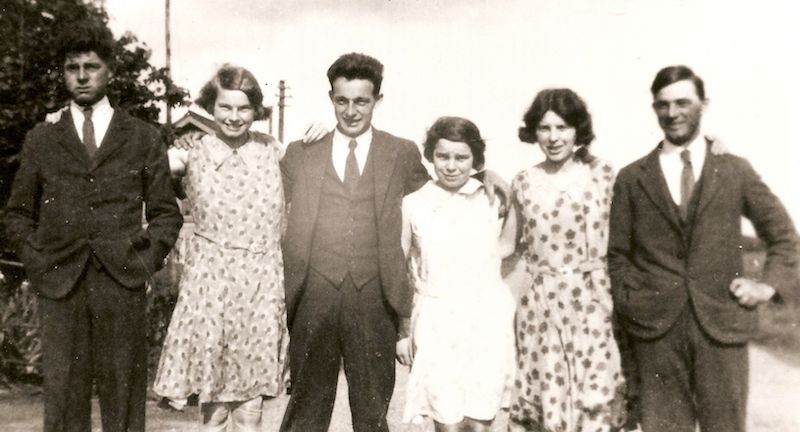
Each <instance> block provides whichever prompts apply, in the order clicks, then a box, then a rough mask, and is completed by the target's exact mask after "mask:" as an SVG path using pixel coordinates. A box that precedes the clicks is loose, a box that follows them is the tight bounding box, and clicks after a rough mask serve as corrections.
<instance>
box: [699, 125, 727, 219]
mask: <svg viewBox="0 0 800 432" xmlns="http://www.w3.org/2000/svg"><path fill="white" fill-rule="evenodd" d="M710 148H711V142H710V141H709V142H707V143H706V160H705V163H704V164H703V170H702V172H701V174H700V178H702V182H701V185H700V191H699V192H700V197H699V198H698V200H697V210H695V214H694V217H695V218H697V217H698V216H700V214H701V213H702V212H703V210H704V209H705V208H706V207H707V206H708V203H709V202H710V201H711V199H712V198H714V195H716V194H717V192H718V191H719V189H720V186H721V182H720V181H719V177H720V169H721V167H720V157H719V156H717V155H715V154H713V153H711V151H710Z"/></svg>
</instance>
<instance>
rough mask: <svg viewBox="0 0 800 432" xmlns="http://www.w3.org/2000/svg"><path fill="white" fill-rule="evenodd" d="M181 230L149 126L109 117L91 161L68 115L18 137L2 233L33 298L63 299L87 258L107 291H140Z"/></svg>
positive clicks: (160, 149)
mask: <svg viewBox="0 0 800 432" xmlns="http://www.w3.org/2000/svg"><path fill="white" fill-rule="evenodd" d="M143 204H144V209H145V216H146V219H147V228H143V227H142V222H143V221H142V208H143V207H142V205H143ZM182 223H183V217H182V216H181V214H180V211H179V209H178V206H177V203H176V201H175V195H174V193H173V191H172V187H171V186H170V178H169V166H168V162H167V155H166V148H165V146H164V144H163V142H162V140H161V138H160V136H159V133H158V131H157V130H156V129H155V128H154V127H153V126H150V125H148V124H146V123H144V122H142V121H140V120H137V119H135V118H133V117H131V116H130V115H128V114H126V113H124V112H121V111H120V110H115V111H114V115H113V117H112V119H111V123H110V124H109V127H108V131H107V132H106V135H105V137H104V138H103V141H102V143H101V145H100V149H99V150H98V152H97V154H96V155H95V158H94V161H91V160H90V159H89V156H88V154H87V153H86V150H85V148H84V146H83V143H81V141H80V139H79V138H78V134H77V132H76V131H75V126H74V124H73V121H72V116H71V115H70V113H69V111H66V112H65V113H64V115H62V116H61V120H60V121H59V122H58V123H55V124H48V123H40V124H38V125H36V127H35V128H34V129H33V130H32V131H30V132H29V133H28V135H27V137H26V139H25V143H24V145H23V148H22V157H21V163H20V167H19V171H17V174H16V177H15V179H14V185H13V186H12V192H11V197H10V198H9V200H8V206H7V214H6V217H5V228H6V234H7V236H8V239H9V241H10V242H11V244H12V245H13V246H14V248H15V250H16V252H17V254H18V256H19V258H20V259H21V260H22V262H23V264H25V269H26V272H27V273H28V277H29V278H30V280H31V283H32V284H33V286H34V287H35V288H36V289H38V291H39V292H40V293H41V294H42V295H44V296H46V297H49V298H60V297H63V296H65V295H67V293H68V292H69V291H70V290H71V289H72V288H73V286H74V285H75V283H76V281H77V280H78V278H79V277H80V276H81V274H82V273H83V269H84V266H85V265H87V263H88V262H89V261H90V259H91V256H92V253H94V255H95V256H96V259H97V260H98V261H99V262H100V263H102V265H103V266H104V267H105V268H106V269H107V271H108V272H109V274H111V276H112V277H113V278H114V279H115V280H116V281H117V282H119V283H120V284H121V285H123V286H125V287H126V288H131V289H140V288H141V287H143V286H144V282H145V281H146V280H147V279H148V278H149V277H150V275H152V274H153V273H154V272H155V271H156V270H158V269H159V268H160V267H161V265H162V262H163V260H164V257H165V256H166V254H167V253H168V252H169V250H170V249H171V248H172V245H173V243H174V242H175V239H176V238H177V236H178V232H179V231H180V227H181V225H182Z"/></svg>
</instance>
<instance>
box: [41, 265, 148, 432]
mask: <svg viewBox="0 0 800 432" xmlns="http://www.w3.org/2000/svg"><path fill="white" fill-rule="evenodd" d="M145 308H146V301H145V290H144V288H143V287H142V288H141V289H137V290H129V289H125V288H123V287H122V286H120V285H119V284H118V283H117V282H116V281H115V280H114V279H112V278H111V276H110V275H109V274H108V273H107V272H106V271H105V270H104V269H103V268H102V267H101V266H100V265H99V264H98V263H97V261H96V260H92V263H90V264H88V265H87V266H86V269H85V271H84V273H83V275H82V276H81V277H80V278H79V279H78V282H77V284H76V286H75V287H74V288H73V289H72V291H70V292H69V293H68V294H67V296H66V297H64V298H60V299H49V298H46V297H40V298H39V312H40V319H41V325H42V370H43V375H44V389H43V390H44V431H45V432H89V431H90V430H91V397H92V378H94V379H95V381H96V384H97V392H98V396H99V399H100V415H101V423H102V427H103V432H137V431H144V418H145V398H146V391H147V339H146V328H147V320H146V316H145V315H146V312H145Z"/></svg>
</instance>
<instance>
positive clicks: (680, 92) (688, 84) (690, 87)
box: [656, 79, 700, 100]
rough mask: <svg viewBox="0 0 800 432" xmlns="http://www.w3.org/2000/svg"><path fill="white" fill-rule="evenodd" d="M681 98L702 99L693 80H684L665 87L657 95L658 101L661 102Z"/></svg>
mask: <svg viewBox="0 0 800 432" xmlns="http://www.w3.org/2000/svg"><path fill="white" fill-rule="evenodd" d="M679 98H697V99H699V98H700V96H699V95H698V94H697V87H696V86H695V84H694V82H693V81H692V80H689V79H684V80H680V81H675V82H674V83H672V84H669V85H667V86H664V88H662V89H661V90H659V91H658V93H656V99H659V100H664V99H679Z"/></svg>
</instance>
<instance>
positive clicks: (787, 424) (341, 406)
mask: <svg viewBox="0 0 800 432" xmlns="http://www.w3.org/2000/svg"><path fill="white" fill-rule="evenodd" d="M750 354H751V357H750V359H751V376H750V403H749V415H748V424H749V427H748V430H749V431H750V432H797V431H800V409H799V408H800V367H798V366H797V365H796V364H795V365H792V364H790V363H788V362H786V361H785V360H783V359H781V358H779V357H777V356H775V355H773V354H771V353H769V352H767V351H766V350H764V349H762V348H759V347H757V346H752V347H751V349H750ZM397 372H398V374H397V385H396V387H395V393H394V399H393V400H392V405H391V408H390V411H389V426H390V428H391V430H392V431H396V432H411V431H414V432H417V431H422V430H424V431H428V430H432V428H417V429H412V428H409V427H407V426H406V425H403V424H401V423H400V414H401V410H402V406H403V389H404V386H405V381H406V376H407V369H405V368H404V367H401V366H398V369H397ZM346 385H347V384H346V383H345V381H344V378H343V377H341V378H340V381H339V393H338V397H337V399H336V407H335V408H334V414H333V420H332V422H331V427H330V431H331V432H345V431H350V430H352V428H351V426H350V409H349V406H348V403H347V390H346ZM287 399H288V398H287V397H281V398H278V399H275V400H273V401H271V402H269V403H267V404H265V409H266V412H265V423H264V432H272V431H277V430H278V426H279V425H280V420H281V417H282V416H283V410H284V408H285V406H286V401H287ZM147 416H148V420H147V430H148V431H154V432H182V431H192V430H196V429H197V421H198V411H197V408H190V409H187V411H186V412H183V413H175V412H169V411H165V410H162V409H160V408H158V407H156V405H155V402H151V403H149V404H148V406H147ZM98 417H99V416H98V408H97V404H96V403H95V406H94V411H93V419H94V421H93V423H94V427H93V431H100V427H99V418H98ZM505 426H506V415H505V413H501V414H500V415H499V416H498V419H497V420H496V424H495V427H494V428H493V431H498V432H499V431H505V430H506V427H505ZM0 429H2V431H3V432H37V431H41V430H42V407H41V397H40V396H24V395H20V394H19V392H15V394H8V393H7V394H2V393H0Z"/></svg>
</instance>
